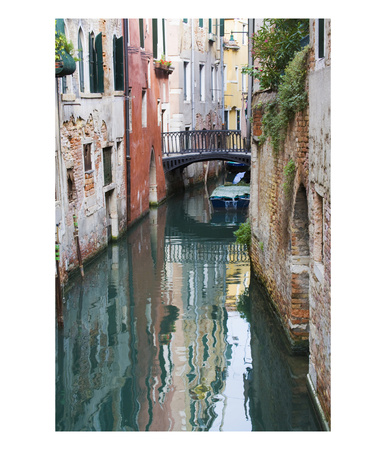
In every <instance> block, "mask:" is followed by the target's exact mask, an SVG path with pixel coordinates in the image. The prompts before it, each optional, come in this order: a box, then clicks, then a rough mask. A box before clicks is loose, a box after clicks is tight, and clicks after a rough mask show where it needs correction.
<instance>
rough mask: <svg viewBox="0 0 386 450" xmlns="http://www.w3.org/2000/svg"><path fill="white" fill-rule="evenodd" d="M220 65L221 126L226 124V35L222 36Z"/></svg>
mask: <svg viewBox="0 0 386 450" xmlns="http://www.w3.org/2000/svg"><path fill="white" fill-rule="evenodd" d="M220 66H221V128H223V126H222V125H224V106H225V97H224V37H223V36H220Z"/></svg>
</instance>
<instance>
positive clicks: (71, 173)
mask: <svg viewBox="0 0 386 450" xmlns="http://www.w3.org/2000/svg"><path fill="white" fill-rule="evenodd" d="M65 27H66V33H67V38H68V39H69V40H71V41H72V42H73V43H78V39H81V40H82V46H83V50H84V53H83V55H84V56H83V57H84V65H83V68H84V73H83V75H84V76H83V83H84V86H83V88H81V79H80V75H79V63H77V70H76V71H75V72H74V74H73V75H71V76H66V77H65V79H63V78H61V79H59V80H58V82H57V89H58V93H57V94H58V95H57V100H58V101H57V115H58V121H57V127H58V132H57V135H58V138H57V148H56V170H57V177H56V189H55V192H56V199H55V200H56V224H57V225H58V233H57V238H59V245H60V265H59V267H60V280H61V283H62V284H64V283H65V282H66V280H67V279H68V276H69V274H70V273H71V272H72V271H73V270H74V269H76V268H77V267H78V266H79V259H78V252H77V246H76V239H75V235H76V233H77V235H78V238H79V247H80V251H81V255H82V262H83V263H85V262H86V261H87V260H89V259H90V258H92V257H94V256H95V255H96V254H98V253H99V251H100V250H102V249H103V248H105V247H106V246H107V243H108V239H109V237H111V238H113V239H117V238H118V237H119V235H121V234H122V233H123V231H124V230H125V229H126V216H127V213H126V181H125V180H126V170H125V162H124V132H125V129H124V115H123V111H124V109H123V101H124V97H123V91H115V89H114V78H113V70H112V62H113V36H114V35H115V36H117V38H119V37H121V36H122V21H121V20H119V19H111V20H106V19H87V20H86V19H65ZM90 33H94V36H97V35H98V34H100V33H101V36H102V49H103V87H104V89H103V92H101V93H94V92H90V91H91V88H90V74H89V64H88V62H89V61H88V60H89V56H88V51H87V49H88V43H89V35H90ZM64 83H65V85H66V88H65V87H64ZM107 173H110V174H111V178H110V177H108V176H107V177H106V174H107ZM74 215H75V216H76V223H77V230H76V227H75V225H74V217H73V216H74Z"/></svg>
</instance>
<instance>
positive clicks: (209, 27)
mask: <svg viewBox="0 0 386 450" xmlns="http://www.w3.org/2000/svg"><path fill="white" fill-rule="evenodd" d="M208 32H209V33H211V32H212V19H209V26H208Z"/></svg>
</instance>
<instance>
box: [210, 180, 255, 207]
mask: <svg viewBox="0 0 386 450" xmlns="http://www.w3.org/2000/svg"><path fill="white" fill-rule="evenodd" d="M249 192H250V188H249V186H219V187H217V188H216V189H215V190H214V191H213V193H212V195H211V196H210V197H209V200H210V201H211V203H212V205H213V208H214V209H223V208H225V209H246V208H248V206H249Z"/></svg>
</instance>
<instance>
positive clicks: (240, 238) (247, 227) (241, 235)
mask: <svg viewBox="0 0 386 450" xmlns="http://www.w3.org/2000/svg"><path fill="white" fill-rule="evenodd" d="M233 234H234V235H235V236H236V242H237V243H238V244H242V245H247V246H248V248H249V247H250V245H251V224H250V223H249V219H247V220H246V221H245V222H244V223H242V224H241V225H240V227H239V229H238V230H236V231H235V232H234V233H233Z"/></svg>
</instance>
